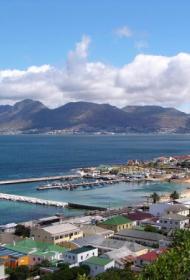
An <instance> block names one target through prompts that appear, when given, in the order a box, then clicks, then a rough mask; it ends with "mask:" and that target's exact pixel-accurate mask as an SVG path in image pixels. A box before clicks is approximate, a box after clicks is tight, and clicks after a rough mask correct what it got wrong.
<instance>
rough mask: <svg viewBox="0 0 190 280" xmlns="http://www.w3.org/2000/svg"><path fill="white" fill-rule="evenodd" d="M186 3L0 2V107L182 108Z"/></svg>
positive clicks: (188, 67)
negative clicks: (36, 103) (29, 101)
mask: <svg viewBox="0 0 190 280" xmlns="http://www.w3.org/2000/svg"><path fill="white" fill-rule="evenodd" d="M189 11H190V1H189V0H183V1H179V0H167V1H164V0H159V1H156V0H153V1H151V0H96V1H90V0H75V1H74V0H70V1H66V0H0V46H1V51H0V104H5V103H10V104H11V103H15V102H16V101H18V100H21V99H24V98H33V99H39V100H40V101H42V102H44V103H45V104H46V105H48V106H50V107H56V106H60V105H62V104H65V103H66V102H70V101H79V100H84V101H92V102H99V103H107V102H109V103H110V104H113V105H117V106H119V107H122V106H125V105H152V104H154V105H161V106H172V107H176V108H179V109H182V110H185V111H188V112H189V111H190V109H189V108H190V106H189V105H190V82H189V81H190V40H189V37H190V36H189V35H190V34H189V33H190V28H189V26H190V17H189Z"/></svg>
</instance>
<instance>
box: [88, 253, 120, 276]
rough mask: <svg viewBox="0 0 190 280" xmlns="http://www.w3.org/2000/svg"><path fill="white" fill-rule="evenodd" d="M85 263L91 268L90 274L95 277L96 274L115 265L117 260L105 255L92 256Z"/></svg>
mask: <svg viewBox="0 0 190 280" xmlns="http://www.w3.org/2000/svg"><path fill="white" fill-rule="evenodd" d="M83 264H85V265H88V266H89V268H90V275H91V276H92V277H95V276H96V275H98V274H100V273H103V272H105V271H106V270H107V269H110V268H112V267H114V266H115V261H114V260H111V259H109V258H103V257H91V258H90V259H88V260H86V261H85V262H84V263H83Z"/></svg>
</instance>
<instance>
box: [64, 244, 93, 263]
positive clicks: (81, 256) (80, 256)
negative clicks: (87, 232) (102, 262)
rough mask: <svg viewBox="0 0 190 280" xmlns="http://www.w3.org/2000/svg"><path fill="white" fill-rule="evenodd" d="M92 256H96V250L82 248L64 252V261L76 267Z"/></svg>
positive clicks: (89, 247) (86, 247)
mask: <svg viewBox="0 0 190 280" xmlns="http://www.w3.org/2000/svg"><path fill="white" fill-rule="evenodd" d="M93 256H96V257H97V256H98V249H97V248H94V247H92V246H84V247H81V248H77V249H74V250H71V251H68V252H66V253H65V254H64V261H65V262H66V263H68V264H70V265H74V266H78V265H79V264H80V263H81V262H84V261H86V260H87V259H89V258H91V257H93Z"/></svg>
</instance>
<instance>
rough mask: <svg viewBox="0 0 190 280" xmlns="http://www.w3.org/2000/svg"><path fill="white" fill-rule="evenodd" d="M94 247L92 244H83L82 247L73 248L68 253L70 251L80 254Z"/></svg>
mask: <svg viewBox="0 0 190 280" xmlns="http://www.w3.org/2000/svg"><path fill="white" fill-rule="evenodd" d="M94 249H95V248H94V247H92V246H83V247H80V248H76V249H73V250H71V251H70V252H69V253H72V254H81V253H84V252H88V251H90V250H94Z"/></svg>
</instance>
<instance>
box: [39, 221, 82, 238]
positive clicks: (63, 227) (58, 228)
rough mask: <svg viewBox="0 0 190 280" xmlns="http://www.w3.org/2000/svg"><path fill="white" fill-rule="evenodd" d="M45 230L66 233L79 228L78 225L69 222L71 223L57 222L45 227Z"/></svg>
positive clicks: (53, 232)
mask: <svg viewBox="0 0 190 280" xmlns="http://www.w3.org/2000/svg"><path fill="white" fill-rule="evenodd" d="M43 230H45V231H47V232H49V233H50V234H52V235H54V234H55V235H56V234H61V233H66V232H73V231H77V230H79V228H78V227H76V226H74V225H72V224H69V223H63V224H56V225H52V226H48V227H43Z"/></svg>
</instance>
